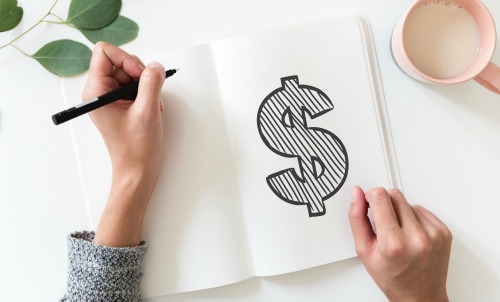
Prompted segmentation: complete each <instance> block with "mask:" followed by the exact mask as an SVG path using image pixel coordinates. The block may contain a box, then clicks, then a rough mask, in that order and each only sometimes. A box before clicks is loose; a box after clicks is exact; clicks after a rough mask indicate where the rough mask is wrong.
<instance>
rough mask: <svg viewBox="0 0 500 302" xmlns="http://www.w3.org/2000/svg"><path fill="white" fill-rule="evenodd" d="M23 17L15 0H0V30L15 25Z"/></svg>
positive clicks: (9, 28) (5, 29)
mask: <svg viewBox="0 0 500 302" xmlns="http://www.w3.org/2000/svg"><path fill="white" fill-rule="evenodd" d="M22 18H23V9H22V8H20V7H18V6H17V0H0V32H3V31H8V30H11V29H13V28H14V27H16V26H17V25H18V24H19V22H21V19H22Z"/></svg>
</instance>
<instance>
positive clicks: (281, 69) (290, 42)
mask: <svg viewBox="0 0 500 302" xmlns="http://www.w3.org/2000/svg"><path fill="white" fill-rule="evenodd" d="M361 30H362V29H361V26H360V22H359V20H358V19H357V18H344V19H338V20H333V21H325V22H320V23H316V24H309V25H300V26H297V27H290V28H285V29H280V30H276V31H272V32H267V33H262V34H256V35H251V36H244V37H239V38H234V39H228V40H225V41H221V42H217V43H214V45H213V49H214V58H215V66H216V70H217V75H218V78H219V83H220V87H221V88H220V91H221V96H222V101H223V107H224V111H225V115H226V123H227V126H228V130H229V132H230V139H231V143H232V148H233V155H234V156H235V164H236V167H237V168H236V169H237V173H238V179H239V181H240V192H241V196H242V202H243V206H244V213H245V217H246V221H247V229H248V233H249V237H250V245H251V248H252V254H253V259H254V267H255V271H256V274H257V275H273V274H280V273H286V272H291V271H296V270H300V269H305V268H309V267H313V266H317V265H321V264H325V263H329V262H332V261H336V260H341V259H345V258H348V257H353V256H355V251H354V244H353V240H352V235H351V232H350V228H349V222H348V217H347V211H348V207H349V202H350V191H351V188H352V187H353V186H354V185H361V186H362V187H364V188H369V187H373V186H386V187H387V186H390V175H389V170H388V169H387V167H386V157H385V153H384V145H383V140H382V138H381V135H380V133H379V128H380V125H379V120H378V116H377V114H376V112H377V111H376V106H377V104H376V102H377V99H376V97H375V95H374V88H373V82H372V78H371V77H370V68H369V66H368V64H369V62H368V61H367V54H366V52H365V51H366V48H365V45H364V37H363V35H362V31H361ZM293 75H297V76H298V79H299V82H300V84H301V85H310V86H314V87H316V88H318V89H320V90H321V91H323V92H324V93H325V94H326V95H327V96H328V97H329V98H330V100H331V102H332V103H333V106H334V109H333V110H331V111H329V112H328V113H325V114H323V115H322V116H320V117H318V118H316V119H314V120H311V118H310V117H309V116H308V117H307V124H308V127H319V128H321V129H324V130H327V131H329V132H331V133H333V134H334V135H336V136H337V137H338V138H339V139H340V140H341V142H342V143H343V145H344V146H345V150H347V154H348V173H347V177H346V179H345V183H344V184H343V186H342V187H341V188H340V190H339V191H338V192H337V193H336V194H335V195H333V197H331V198H329V199H327V200H326V201H325V202H324V204H325V207H326V213H325V214H324V215H321V216H316V217H309V212H308V209H307V206H306V205H293V204H291V203H287V202H285V201H283V200H281V199H280V198H279V197H278V196H277V195H276V194H274V193H273V191H271V189H270V187H269V186H268V184H267V183H266V177H268V176H269V175H271V174H273V173H276V172H279V171H282V170H285V169H289V168H294V169H295V171H296V172H297V171H299V170H298V168H299V166H298V161H297V159H296V158H294V157H283V156H280V155H278V154H277V153H275V152H273V151H271V150H270V149H269V148H268V147H267V146H266V144H265V143H264V141H263V139H261V136H260V134H259V131H258V126H257V114H258V112H259V107H260V106H261V103H262V102H263V101H264V99H265V98H266V97H267V96H268V95H269V94H270V93H272V92H273V91H274V90H275V89H277V88H280V87H281V80H280V79H281V78H282V77H286V76H293ZM318 156H319V154H318ZM297 173H299V172H297ZM299 175H300V174H299Z"/></svg>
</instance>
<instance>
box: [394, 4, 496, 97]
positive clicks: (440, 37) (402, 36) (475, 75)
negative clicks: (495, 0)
mask: <svg viewBox="0 0 500 302" xmlns="http://www.w3.org/2000/svg"><path fill="white" fill-rule="evenodd" d="M495 43H496V30H495V25H494V22H493V19H492V17H491V14H490V13H489V11H488V10H487V8H486V7H485V6H484V4H482V3H481V1H479V0H420V1H416V2H415V3H414V4H413V5H412V7H411V8H410V9H409V10H408V12H407V13H406V14H405V15H404V16H403V18H402V19H401V20H400V21H399V22H398V24H397V25H396V27H395V29H394V32H393V37H392V53H393V56H394V59H395V61H396V63H397V64H398V65H399V66H400V67H401V69H402V70H403V71H404V72H405V73H407V74H408V75H409V76H411V77H413V78H415V79H417V80H420V81H424V82H430V83H437V84H456V83H461V82H464V81H467V80H470V79H475V80H476V81H478V82H479V83H480V84H482V85H483V86H485V87H487V88H488V89H490V90H492V91H494V92H496V93H500V68H498V67H497V66H495V65H494V64H493V63H491V62H490V61H491V58H492V57H493V52H494V49H495Z"/></svg>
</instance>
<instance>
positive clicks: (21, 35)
mask: <svg viewBox="0 0 500 302" xmlns="http://www.w3.org/2000/svg"><path fill="white" fill-rule="evenodd" d="M58 1H59V0H56V1H55V2H54V4H52V6H51V7H50V10H49V11H48V13H46V14H45V16H43V17H42V18H41V19H40V20H39V21H38V22H37V23H35V25H33V26H31V27H30V28H28V29H27V30H26V31H24V32H23V33H22V34H20V35H19V36H17V37H16V38H14V39H13V40H12V41H10V42H9V43H7V44H5V45H2V46H0V49H2V48H5V47H7V46H9V45H10V46H14V44H12V43H14V42H16V41H17V40H19V39H20V38H21V37H23V36H24V35H25V34H27V33H29V32H30V31H31V30H33V28H35V27H37V26H38V25H39V24H40V23H42V22H44V19H45V18H47V16H48V15H51V14H52V10H53V9H54V7H55V6H56V4H57V2H58ZM14 47H15V46H14ZM16 48H17V47H16ZM17 49H18V50H19V51H21V50H20V49H19V48H17ZM21 52H22V51H21ZM22 53H23V54H26V53H24V52H22ZM28 56H29V55H28Z"/></svg>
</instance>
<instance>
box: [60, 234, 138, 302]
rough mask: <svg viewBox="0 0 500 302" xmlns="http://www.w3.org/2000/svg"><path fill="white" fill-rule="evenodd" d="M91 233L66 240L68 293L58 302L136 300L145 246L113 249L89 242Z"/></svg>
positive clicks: (92, 235) (72, 235) (74, 235)
mask: <svg viewBox="0 0 500 302" xmlns="http://www.w3.org/2000/svg"><path fill="white" fill-rule="evenodd" d="M93 239H94V232H78V233H73V234H71V235H70V236H69V238H68V249H69V273H68V292H67V293H66V295H65V296H64V297H63V298H62V300H61V301H66V302H69V301H96V302H97V301H134V302H135V301H140V300H141V299H140V296H139V283H140V281H141V277H142V260H143V258H144V254H145V253H146V250H147V245H146V244H145V243H144V242H141V245H139V246H136V247H125V248H113V247H106V246H102V245H96V244H93V243H92V240H93Z"/></svg>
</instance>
